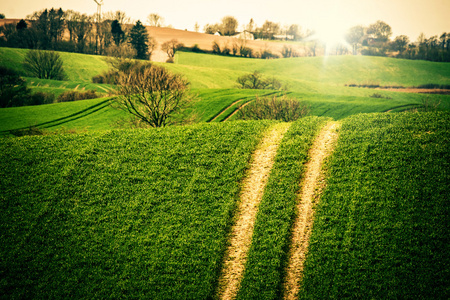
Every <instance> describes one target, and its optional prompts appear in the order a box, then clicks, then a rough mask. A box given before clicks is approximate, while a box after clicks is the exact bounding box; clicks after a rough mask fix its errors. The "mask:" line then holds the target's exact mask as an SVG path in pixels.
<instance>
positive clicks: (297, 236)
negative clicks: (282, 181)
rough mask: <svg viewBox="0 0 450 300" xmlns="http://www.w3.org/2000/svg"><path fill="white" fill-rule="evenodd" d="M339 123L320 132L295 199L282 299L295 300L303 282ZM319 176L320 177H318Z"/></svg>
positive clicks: (328, 125) (330, 125) (330, 124)
mask: <svg viewBox="0 0 450 300" xmlns="http://www.w3.org/2000/svg"><path fill="white" fill-rule="evenodd" d="M339 126H340V125H339V123H337V122H330V123H328V124H327V125H326V126H325V127H324V128H323V129H322V131H321V132H320V134H319V136H318V137H317V139H316V140H315V142H314V144H313V146H312V148H311V149H310V152H309V157H310V159H309V161H308V163H307V164H306V172H305V177H304V179H303V181H302V189H301V192H300V195H299V196H298V200H297V201H298V203H297V206H296V218H295V220H294V225H293V230H292V241H291V248H290V251H289V255H288V257H289V261H288V267H287V272H286V278H285V284H284V291H283V293H284V299H289V300H290V299H297V294H298V291H299V283H300V282H301V279H302V274H303V265H304V262H305V258H306V253H307V250H308V245H309V237H310V234H311V230H312V223H313V216H314V210H313V203H314V199H315V196H319V195H318V194H320V192H321V189H322V188H323V186H324V178H323V174H322V175H321V172H322V165H323V162H324V160H325V159H326V158H327V157H328V156H329V155H330V154H331V152H332V151H333V148H334V145H335V144H336V141H337V138H338V133H337V130H338V128H339ZM321 176H322V177H321Z"/></svg>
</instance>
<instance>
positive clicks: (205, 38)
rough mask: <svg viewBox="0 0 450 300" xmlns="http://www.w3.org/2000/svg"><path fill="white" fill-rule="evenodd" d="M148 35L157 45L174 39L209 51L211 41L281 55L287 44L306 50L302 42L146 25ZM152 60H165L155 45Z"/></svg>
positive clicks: (221, 45) (164, 56)
mask: <svg viewBox="0 0 450 300" xmlns="http://www.w3.org/2000/svg"><path fill="white" fill-rule="evenodd" d="M146 28H147V31H148V33H149V35H150V36H151V37H152V38H154V39H155V40H156V42H157V43H158V45H162V44H163V43H165V42H167V41H170V40H172V39H176V40H177V41H178V42H180V43H182V44H183V45H184V46H186V47H193V46H194V45H197V46H198V47H199V48H200V49H202V50H206V51H211V50H212V49H213V47H212V46H213V43H214V42H217V43H218V44H219V45H220V47H221V48H222V47H228V49H231V48H232V47H233V45H241V44H244V45H245V46H246V47H249V48H251V49H253V51H254V52H262V51H264V50H269V51H271V52H273V53H274V54H277V55H278V56H280V57H282V55H281V52H282V50H283V47H285V46H288V47H291V48H293V49H295V51H296V52H297V53H299V54H300V55H301V56H304V55H305V53H306V52H307V51H306V44H305V43H303V42H283V41H266V40H242V39H238V38H233V37H228V36H217V35H212V34H206V33H200V32H192V31H187V30H180V29H173V28H167V27H154V26H146ZM152 60H153V61H158V62H165V61H166V60H167V54H166V53H165V52H164V51H162V50H161V49H160V47H157V49H156V50H155V52H154V53H153V54H152Z"/></svg>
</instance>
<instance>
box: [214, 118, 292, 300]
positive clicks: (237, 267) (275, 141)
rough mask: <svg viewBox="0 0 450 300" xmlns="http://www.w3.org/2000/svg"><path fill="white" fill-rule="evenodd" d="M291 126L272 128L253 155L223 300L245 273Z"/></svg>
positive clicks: (221, 287) (221, 290)
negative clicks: (264, 200) (265, 195)
mask: <svg viewBox="0 0 450 300" xmlns="http://www.w3.org/2000/svg"><path fill="white" fill-rule="evenodd" d="M289 127H290V124H289V123H278V124H275V125H273V126H272V127H270V128H269V130H268V131H267V133H266V135H265V136H264V138H263V140H262V141H261V144H260V145H259V146H258V148H257V149H256V151H255V153H254V154H253V156H252V163H251V165H250V169H249V171H248V173H247V175H246V178H245V179H244V182H243V188H242V191H241V195H240V198H241V199H240V203H239V207H238V209H237V213H236V216H235V219H236V221H235V224H234V225H233V227H232V229H231V238H230V242H229V243H230V246H229V247H228V249H227V252H226V255H225V260H224V268H223V271H222V275H221V277H220V279H219V295H220V299H234V298H235V297H236V294H237V291H238V289H239V284H240V281H241V279H242V275H243V273H244V266H245V262H246V260H247V253H248V250H249V248H250V244H251V239H252V234H253V226H254V223H255V219H256V214H257V212H258V207H259V203H260V201H261V199H262V196H263V192H264V187H265V185H266V183H267V179H268V177H269V173H270V170H271V169H272V165H273V162H274V157H275V155H276V152H277V149H278V146H279V143H280V141H281V139H282V138H283V135H284V133H285V132H286V131H287V130H288V129H289Z"/></svg>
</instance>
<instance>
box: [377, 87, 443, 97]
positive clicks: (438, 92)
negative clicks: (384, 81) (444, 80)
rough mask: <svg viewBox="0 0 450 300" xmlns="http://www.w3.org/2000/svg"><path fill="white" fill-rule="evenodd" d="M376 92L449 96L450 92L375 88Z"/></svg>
mask: <svg viewBox="0 0 450 300" xmlns="http://www.w3.org/2000/svg"><path fill="white" fill-rule="evenodd" d="M376 90H383V91H391V92H401V93H418V94H440V95H450V90H448V89H420V88H376Z"/></svg>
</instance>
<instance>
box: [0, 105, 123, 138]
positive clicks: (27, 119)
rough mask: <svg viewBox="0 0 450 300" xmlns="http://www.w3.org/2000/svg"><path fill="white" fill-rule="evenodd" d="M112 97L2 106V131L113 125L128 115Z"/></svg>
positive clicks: (95, 127) (94, 127) (109, 127)
mask: <svg viewBox="0 0 450 300" xmlns="http://www.w3.org/2000/svg"><path fill="white" fill-rule="evenodd" d="M111 99H112V98H101V99H92V100H80V101H74V102H63V103H54V104H46V105H38V106H25V107H10V108H1V109H0V135H5V134H9V131H10V130H17V129H23V128H27V127H38V128H41V129H46V130H49V131H55V130H59V129H77V130H105V129H113V128H115V126H116V125H117V122H118V121H120V120H121V119H125V118H129V114H128V113H127V112H125V111H122V110H118V109H116V108H113V107H112V106H111V105H110V100H111Z"/></svg>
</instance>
